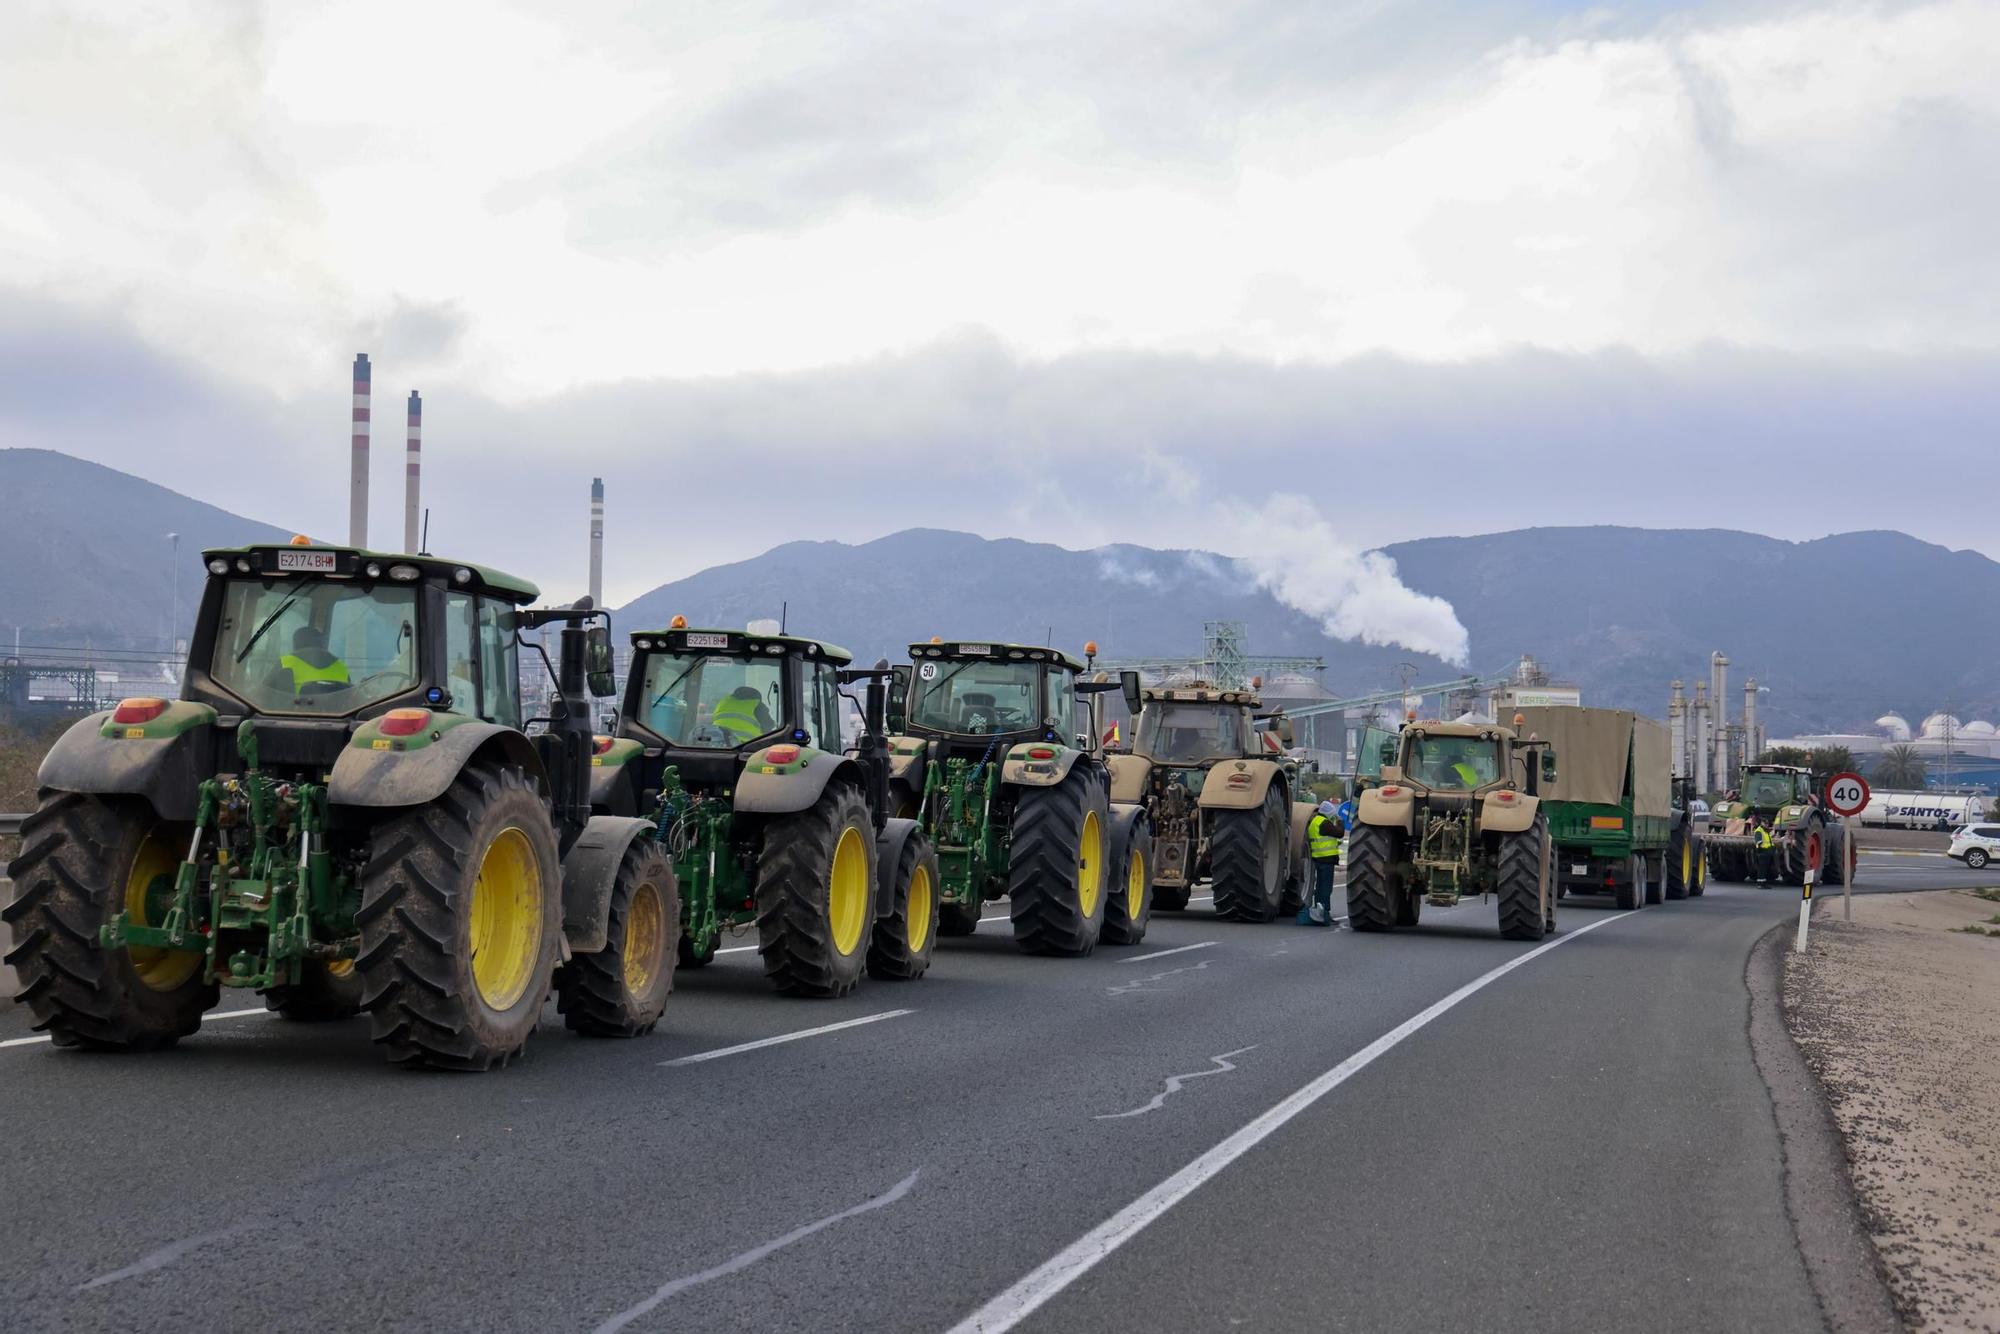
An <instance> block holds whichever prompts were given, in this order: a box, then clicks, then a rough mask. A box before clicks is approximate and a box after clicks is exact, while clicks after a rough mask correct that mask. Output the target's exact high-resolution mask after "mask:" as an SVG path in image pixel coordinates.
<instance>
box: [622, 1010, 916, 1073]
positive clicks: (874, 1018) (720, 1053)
mask: <svg viewBox="0 0 2000 1334" xmlns="http://www.w3.org/2000/svg"><path fill="white" fill-rule="evenodd" d="M915 1013H916V1011H915V1010H884V1011H882V1013H880V1014H864V1015H862V1016H861V1017H860V1018H859V1019H843V1020H841V1021H840V1022H839V1023H837V1024H821V1025H820V1026H819V1027H818V1028H802V1029H800V1030H799V1031H798V1032H796V1033H780V1034H778V1036H776V1037H774V1038H759V1039H757V1041H755V1042H741V1043H738V1044H737V1045H736V1046H734V1047H717V1048H716V1049H715V1050H714V1051H698V1052H696V1053H695V1054H694V1055H692V1056H682V1057H678V1058H676V1059H674V1060H671V1061H661V1062H660V1064H661V1065H699V1064H701V1063H702V1062H703V1061H715V1060H720V1059H721V1058H722V1057H724V1056H735V1055H737V1054H738V1053H740V1052H746V1051H758V1050H761V1049H762V1048H765V1047H776V1046H779V1045H781V1044H783V1043H786V1042H797V1041H798V1040H799V1039H800V1038H816V1037H819V1036H820V1035H822V1034H824V1033H838V1032H840V1031H841V1030H842V1029H844V1028H859V1027H861V1026H862V1025H863V1024H874V1023H880V1022H881V1021H882V1020H884V1019H895V1018H898V1017H900V1016H902V1015H906V1014H915Z"/></svg>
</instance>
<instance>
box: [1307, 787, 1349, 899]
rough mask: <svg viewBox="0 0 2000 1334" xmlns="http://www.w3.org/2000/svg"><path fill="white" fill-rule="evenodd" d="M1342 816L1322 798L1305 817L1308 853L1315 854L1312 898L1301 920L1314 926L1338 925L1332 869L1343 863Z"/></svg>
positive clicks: (1313, 859) (1312, 855)
mask: <svg viewBox="0 0 2000 1334" xmlns="http://www.w3.org/2000/svg"><path fill="white" fill-rule="evenodd" d="M1340 834H1341V824H1340V817H1339V816H1338V814H1337V813H1336V812H1335V810H1334V805H1333V803H1332V802H1331V801H1322V802H1321V803H1320V804H1319V807H1318V809H1316V810H1314V811H1313V813H1312V819H1310V820H1308V821H1306V853H1307V855H1309V856H1310V857H1311V858H1312V865H1313V888H1312V898H1311V900H1310V901H1309V902H1308V903H1307V904H1306V910H1305V912H1304V913H1302V914H1300V916H1299V921H1300V922H1302V923H1305V924H1308V925H1311V926H1338V925H1339V923H1338V922H1336V921H1335V920H1334V917H1333V873H1334V870H1335V869H1336V868H1337V867H1339V865H1340Z"/></svg>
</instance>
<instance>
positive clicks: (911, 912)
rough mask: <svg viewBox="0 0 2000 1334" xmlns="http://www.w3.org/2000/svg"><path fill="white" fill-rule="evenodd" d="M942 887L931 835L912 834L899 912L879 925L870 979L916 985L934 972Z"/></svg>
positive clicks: (899, 868)
mask: <svg viewBox="0 0 2000 1334" xmlns="http://www.w3.org/2000/svg"><path fill="white" fill-rule="evenodd" d="M943 884H944V878H943V876H942V875H940V874H939V872H938V859H937V850H936V849H935V848H933V847H932V846H931V839H930V835H928V834H926V833H925V832H924V831H923V830H921V829H917V830H912V831H911V833H910V837H909V839H908V840H907V841H905V842H904V844H903V854H902V856H900V857H898V858H897V859H896V884H895V894H896V899H895V902H896V911H895V912H893V913H891V914H890V915H889V916H887V917H884V918H881V919H880V920H878V921H877V922H876V923H875V937H874V939H873V940H872V941H870V942H869V945H868V976H870V977H875V978H881V979H883V980H885V981H890V982H914V981H916V980H917V979H918V978H920V977H922V976H923V975H924V973H925V972H926V971H927V970H928V969H929V968H930V966H931V955H932V954H933V953H934V952H935V951H936V950H937V938H938V909H939V907H940V906H941V905H940V904H939V902H938V894H939V892H940V889H941V887H942V886H943ZM974 920H975V921H976V920H978V915H977V914H974Z"/></svg>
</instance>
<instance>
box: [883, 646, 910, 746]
mask: <svg viewBox="0 0 2000 1334" xmlns="http://www.w3.org/2000/svg"><path fill="white" fill-rule="evenodd" d="M909 709H910V664H909V663H907V662H906V663H904V664H903V665H902V666H900V667H898V668H896V674H895V675H894V676H892V677H890V678H889V704H888V728H889V731H890V732H891V733H894V734H898V735H900V734H901V733H902V731H903V719H904V717H905V716H906V715H907V714H908V713H909Z"/></svg>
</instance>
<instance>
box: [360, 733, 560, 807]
mask: <svg viewBox="0 0 2000 1334" xmlns="http://www.w3.org/2000/svg"><path fill="white" fill-rule="evenodd" d="M373 730H374V727H373V723H372V722H371V723H365V724H363V725H362V728H361V730H360V731H358V732H356V733H355V736H354V740H353V741H351V742H349V743H348V745H347V749H345V750H343V751H341V752H340V758H339V759H338V760H335V761H334V763H333V777H332V778H331V779H329V780H328V781H327V785H326V799H327V801H328V802H329V803H331V804H332V805H335V806H421V805H423V804H424V803H425V802H427V801H435V800H436V799H437V798H439V797H441V796H443V795H444V791H445V789H446V788H448V787H450V786H451V785H452V784H453V783H454V782H456V781H457V780H458V776H459V774H460V773H462V772H463V771H464V769H465V766H466V765H468V764H470V763H472V762H473V760H475V759H494V760H498V761H500V762H501V763H503V764H510V765H513V766H514V767H515V768H517V769H521V770H524V771H525V772H526V773H527V774H528V775H529V776H530V777H531V778H533V779H534V780H535V783H536V785H537V786H538V787H540V788H541V790H542V791H543V792H544V793H546V792H547V791H548V790H549V781H548V773H547V771H546V770H545V769H544V768H543V767H542V757H541V756H540V755H537V754H536V753H535V748H534V746H533V744H532V743H530V742H529V740H528V738H527V737H525V736H523V735H521V734H520V733H519V732H517V731H515V730H514V729H513V728H511V727H502V726H501V725H500V724H498V723H489V722H480V721H473V722H465V723H459V724H457V725H456V726H453V727H448V728H444V729H442V730H441V731H439V732H438V734H437V740H435V741H431V742H429V743H428V744H426V745H423V746H421V747H419V748H417V749H414V750H379V749H376V747H375V744H374V739H372V736H373Z"/></svg>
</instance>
